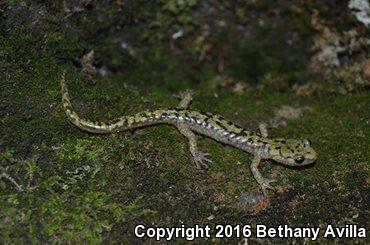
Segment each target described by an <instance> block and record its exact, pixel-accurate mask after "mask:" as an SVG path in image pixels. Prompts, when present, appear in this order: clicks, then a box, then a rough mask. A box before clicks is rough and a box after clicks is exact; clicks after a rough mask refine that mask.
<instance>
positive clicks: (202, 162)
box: [176, 123, 212, 169]
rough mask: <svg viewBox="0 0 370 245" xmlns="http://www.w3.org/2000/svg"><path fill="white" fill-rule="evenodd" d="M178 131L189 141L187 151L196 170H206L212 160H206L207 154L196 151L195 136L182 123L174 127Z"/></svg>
mask: <svg viewBox="0 0 370 245" xmlns="http://www.w3.org/2000/svg"><path fill="white" fill-rule="evenodd" d="M176 126H177V128H178V129H179V131H180V132H181V133H182V134H183V135H184V136H185V137H186V138H187V139H188V140H189V149H190V152H191V155H192V156H193V159H194V162H195V164H196V165H197V168H199V169H201V168H206V169H207V168H208V164H207V163H206V162H208V163H212V160H210V159H208V158H207V157H208V156H209V154H208V153H204V152H201V151H198V146H197V142H196V136H195V134H194V133H193V132H192V131H191V130H190V129H189V128H188V127H187V126H186V125H185V124H183V123H180V124H178V125H176Z"/></svg>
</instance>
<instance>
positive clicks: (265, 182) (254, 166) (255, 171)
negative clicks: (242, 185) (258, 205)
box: [251, 156, 276, 196]
mask: <svg viewBox="0 0 370 245" xmlns="http://www.w3.org/2000/svg"><path fill="white" fill-rule="evenodd" d="M260 163H261V158H260V157H258V156H255V157H254V159H253V160H252V164H251V171H252V173H253V176H254V178H255V179H256V181H257V182H258V184H259V185H260V186H261V188H262V191H263V194H265V195H266V196H267V191H266V190H267V189H273V187H272V186H271V185H270V183H272V182H275V181H276V180H274V179H265V178H264V177H262V175H261V173H260V171H259V170H258V166H259V164H260Z"/></svg>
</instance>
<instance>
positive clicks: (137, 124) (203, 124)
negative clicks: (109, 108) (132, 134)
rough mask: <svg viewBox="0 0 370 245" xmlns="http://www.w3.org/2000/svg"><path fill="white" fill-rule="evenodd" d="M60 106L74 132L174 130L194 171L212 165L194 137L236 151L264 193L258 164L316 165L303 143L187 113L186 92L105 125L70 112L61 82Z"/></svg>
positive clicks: (266, 185) (266, 186) (211, 116)
mask: <svg viewBox="0 0 370 245" xmlns="http://www.w3.org/2000/svg"><path fill="white" fill-rule="evenodd" d="M61 92H62V105H63V109H64V112H65V114H66V115H67V118H68V119H69V121H70V122H71V123H72V124H74V125H75V126H77V127H78V128H80V129H82V130H84V131H87V132H90V133H96V134H107V133H113V132H119V131H125V130H130V129H136V128H141V127H147V126H152V125H157V124H170V125H173V126H175V127H176V128H177V129H178V130H179V131H180V132H181V134H182V135H183V136H185V138H187V140H188V141H189V150H190V153H191V155H192V156H193V159H194V162H195V164H196V166H197V167H198V168H208V164H207V163H212V161H211V159H209V154H208V153H203V152H201V151H199V150H198V146H197V141H196V134H200V135H204V136H206V137H208V138H211V139H213V140H215V141H218V142H221V143H224V144H226V145H230V146H233V147H236V148H238V149H240V150H242V151H245V152H248V153H250V154H252V155H253V160H252V163H251V165H250V169H251V171H252V174H253V176H254V178H255V180H256V181H257V182H258V184H259V185H260V186H261V188H262V190H263V192H264V193H266V190H267V189H273V186H271V183H272V182H274V181H275V180H274V179H267V178H264V177H263V176H262V175H261V173H260V171H259V170H258V166H259V165H260V163H261V161H262V160H268V159H270V160H273V161H276V162H278V163H282V164H284V165H288V166H304V165H307V164H311V163H313V162H315V161H316V159H317V153H316V151H315V150H314V149H313V148H312V146H311V143H310V141H309V140H307V139H284V138H271V137H269V136H268V133H267V128H266V125H264V124H260V125H259V132H254V131H251V130H247V129H245V128H243V127H240V126H238V125H237V124H234V123H232V122H231V121H228V120H226V119H224V118H223V117H221V116H219V115H214V114H211V113H208V112H201V111H195V110H189V109H188V108H189V105H190V103H191V100H192V93H190V92H187V93H184V94H183V96H182V100H181V102H180V104H179V105H178V107H177V108H172V109H158V110H146V111H141V112H138V113H136V114H133V115H126V116H121V117H118V118H116V119H114V120H111V121H107V122H92V121H89V120H87V119H83V118H81V117H80V116H79V115H78V114H77V113H76V112H75V111H74V110H73V108H72V105H71V101H70V96H69V93H68V90H67V86H66V83H65V75H64V74H63V77H62V79H61Z"/></svg>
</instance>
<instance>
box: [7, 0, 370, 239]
mask: <svg viewBox="0 0 370 245" xmlns="http://www.w3.org/2000/svg"><path fill="white" fill-rule="evenodd" d="M118 2H119V1H117V2H114V3H109V4H108V3H107V2H104V3H101V5H100V4H96V5H95V6H93V7H92V9H89V8H90V7H86V8H84V10H83V11H82V12H80V13H75V14H73V15H71V16H69V17H68V18H64V17H65V12H63V11H64V10H63V4H62V1H56V2H53V3H50V4H46V5H44V4H43V3H41V2H40V1H38V2H37V3H38V4H39V5H38V4H36V3H35V2H32V4H30V5H28V6H27V7H24V8H25V9H23V10H27V11H29V12H28V13H30V18H32V19H33V18H34V16H35V15H34V13H35V11H36V10H37V9H38V8H37V6H43V7H45V9H46V10H47V14H45V15H46V16H44V19H42V20H39V21H42V22H41V23H43V24H42V25H40V26H33V25H34V23H39V22H32V21H30V23H29V25H24V26H21V25H19V24H18V22H14V23H15V24H14V23H13V24H12V21H11V20H14V19H15V17H18V16H19V15H20V13H22V11H20V12H16V11H15V12H9V11H10V10H7V11H8V12H7V14H6V16H7V20H9V21H7V22H0V33H1V35H0V43H1V49H0V70H1V76H0V84H1V90H0V102H1V103H0V132H1V137H0V166H1V167H2V168H4V169H6V172H7V173H8V174H9V175H10V176H11V177H12V178H14V180H15V181H16V182H17V183H18V185H19V186H21V189H19V188H18V187H17V186H16V185H15V184H14V183H12V182H11V181H10V180H9V179H8V178H5V177H4V176H3V177H1V178H0V206H1V211H0V230H1V234H2V236H1V238H0V241H1V242H5V243H14V242H15V243H21V242H34V243H40V242H57V243H84V242H91V243H98V242H104V241H108V242H110V241H114V242H119V243H125V242H126V243H130V242H131V243H132V242H136V243H137V242H140V241H141V240H138V239H137V238H135V237H134V235H133V228H134V226H135V225H136V224H138V223H143V224H147V225H153V224H155V225H158V226H178V225H179V224H180V223H182V222H183V223H185V224H187V225H193V224H200V225H205V224H210V225H214V224H216V223H231V224H235V223H244V224H252V225H253V224H256V223H261V222H263V223H266V224H283V223H289V224H292V225H295V226H306V225H310V226H312V225H321V226H323V225H326V224H328V223H333V224H337V225H342V224H345V223H347V222H350V223H352V222H356V223H358V224H360V225H361V226H368V225H369V224H368V221H367V220H366V219H364V218H362V217H364V216H366V212H367V207H365V204H364V203H366V201H364V200H366V198H367V197H366V194H364V193H367V192H368V190H367V189H368V184H367V182H368V180H367V175H366V174H367V173H368V164H367V163H368V159H369V152H368V151H367V149H368V148H369V145H370V144H369V143H370V142H369V140H368V137H366V136H367V135H368V134H369V133H370V132H369V129H368V128H369V127H368V122H367V120H368V118H369V113H368V109H367V108H368V105H369V104H370V97H369V96H368V92H367V91H364V90H357V91H354V92H353V93H352V94H349V95H347V96H343V95H338V94H334V93H330V92H328V90H326V89H323V90H319V91H316V92H315V93H313V94H312V95H309V96H306V97H301V96H296V95H295V94H294V91H292V89H291V87H292V86H291V85H292V84H293V83H299V84H301V83H305V82H317V81H315V80H314V79H315V78H311V77H309V76H307V71H306V70H307V61H308V59H309V52H310V51H309V48H308V47H309V46H310V40H311V39H312V35H313V33H312V29H311V28H310V27H309V26H310V25H309V18H310V16H309V14H308V13H306V12H304V13H303V14H301V15H297V16H296V17H295V18H293V19H294V21H291V22H290V21H289V20H291V18H292V16H291V13H290V12H289V11H287V10H286V9H285V8H284V9H281V6H279V5H276V4H274V3H271V1H257V2H256V3H255V4H254V3H248V4H247V5H241V6H239V9H238V10H237V12H238V16H239V17H237V18H236V19H234V17H232V16H233V13H234V11H236V10H235V9H234V8H233V7H230V6H229V5H228V3H221V2H220V10H222V11H220V10H215V11H216V13H218V15H217V18H216V17H214V16H206V15H205V14H204V13H205V10H204V9H209V8H208V7H209V6H208V5H203V3H201V2H198V1H173V2H171V3H167V2H166V1H152V2H150V3H149V2H145V3H144V2H141V1H134V2H133V3H128V4H127V6H125V7H124V8H123V9H120V8H119V6H118ZM116 4H117V5H116ZM270 4H272V5H270ZM6 5H9V6H14V7H17V8H14V9H18V8H21V9H22V8H23V7H21V5H17V3H16V2H15V1H14V2H13V1H6ZM15 5H17V6H15ZM297 6H298V7H301V6H300V5H299V4H297ZM69 7H70V8H72V7H73V6H69ZM276 9H278V10H279V11H277V12H278V13H277V14H276V16H277V17H276V16H275V17H274V18H276V19H274V18H271V15H270V14H268V13H271V12H269V11H272V10H276ZM261 10H264V11H261ZM27 11H26V12H27ZM217 11H218V12H217ZM286 11H287V12H286ZM36 12H37V11H36ZM133 13H137V14H133ZM206 13H208V12H206ZM13 15H14V16H13ZM12 16H13V17H12ZM203 16H206V17H203ZM243 16H244V17H243ZM248 16H252V17H253V18H252V19H249V20H247V17H248ZM254 17H255V18H254ZM12 18H13V19H12ZM213 19H215V21H214V22H213V21H211V20H213ZM257 19H262V20H264V22H265V23H274V22H271V21H274V20H276V23H277V26H278V27H277V29H270V28H269V26H265V27H260V26H259V24H258V23H257V21H256V20H257ZM218 21H225V22H226V27H225V26H222V25H221V24H220V27H219V26H218V24H217V23H219V22H218ZM269 21H270V22H269ZM124 23H125V25H124ZM199 23H201V24H199ZM205 23H207V25H209V28H211V30H212V31H211V32H209V33H208V34H207V35H205V36H202V35H203V34H204V33H205V31H204V29H202V28H203V27H202V26H203V25H202V24H205ZM248 23H249V24H248ZM238 25H244V26H245V27H248V28H245V29H238V28H243V26H242V27H240V26H239V27H238ZM123 26H124V28H126V29H124V30H125V35H122V36H121V35H118V34H119V33H121V32H118V31H117V30H118V29H119V28H121V27H123ZM284 27H286V29H287V31H286V32H282V30H284ZM38 28H39V29H38ZM180 29H181V30H183V31H184V36H183V37H182V38H180V39H179V40H176V41H175V40H173V39H171V35H172V34H173V33H174V32H175V31H179V30H180ZM35 30H39V31H35ZM238 30H243V32H240V31H238ZM250 30H251V31H250ZM292 30H293V31H292ZM246 32H248V34H249V35H246V36H244V35H242V34H241V33H246ZM292 33H297V35H298V37H300V39H298V40H297V41H296V42H293V44H292V46H291V47H290V48H287V49H281V45H282V44H283V43H284V42H285V41H286V40H287V39H286V36H284V35H282V34H292ZM288 36H289V35H288ZM201 37H202V38H204V39H203V41H202V42H200V41H199V40H201ZM117 40H118V41H117ZM122 40H123V41H125V42H129V43H131V44H132V47H133V49H134V51H135V55H134V56H131V55H129V54H128V53H127V51H126V50H123V51H122V49H120V45H119V43H120V41H122ZM194 40H198V41H194ZM205 47H207V48H205ZM90 50H95V55H96V60H95V61H97V60H98V61H99V60H100V62H101V64H100V65H102V66H103V67H104V68H105V69H107V71H108V75H107V76H104V77H99V76H94V77H93V81H92V79H90V78H89V76H87V75H86V74H84V73H83V72H81V58H82V56H83V55H84V54H86V53H87V52H89V51H90ZM118 50H120V51H118ZM204 50H205V51H204ZM121 51H122V52H121ZM203 51H204V52H205V54H206V55H205V57H203V59H200V53H201V52H203ZM222 62H224V63H223V65H224V67H225V69H224V71H223V72H222V71H221V72H220V70H219V69H220V68H219V67H221V63H222ZM97 63H99V62H97ZM94 65H96V64H95V63H94ZM96 68H97V69H99V68H100V66H99V65H97V67H96ZM64 70H66V71H67V76H66V80H67V85H68V87H69V90H70V92H71V97H72V103H73V106H74V107H75V109H76V111H78V113H79V114H81V115H82V116H83V117H86V118H90V119H92V120H105V119H113V118H116V117H117V116H120V115H122V114H131V113H134V112H138V111H140V110H144V109H155V108H164V107H174V106H176V105H177V103H178V100H177V99H175V98H173V97H172V95H173V94H175V93H178V92H180V91H182V90H185V89H188V88H192V89H193V90H195V92H196V95H195V98H194V101H193V103H192V108H193V109H197V110H202V111H208V112H212V113H215V114H220V115H222V116H224V117H225V118H228V119H230V120H232V121H235V122H236V123H237V124H240V125H242V126H244V127H246V128H248V129H253V130H257V128H258V126H257V125H258V123H259V122H261V121H268V120H270V119H272V118H273V117H274V115H273V114H274V110H276V109H277V108H280V107H281V106H284V105H290V106H294V107H304V106H308V107H310V108H311V111H306V112H305V113H304V114H303V117H302V118H300V119H297V120H288V121H287V123H288V125H287V127H279V128H275V129H271V130H270V135H271V136H273V137H287V138H308V139H310V140H311V141H312V143H313V147H314V149H316V150H317V152H318V154H319V159H318V161H317V163H316V164H315V165H313V166H310V167H307V168H302V169H296V168H286V167H283V166H281V165H276V164H273V163H272V162H266V163H265V164H264V166H262V172H263V174H264V176H266V177H268V176H271V177H274V175H276V176H277V179H278V183H277V184H278V185H279V186H281V187H282V188H281V189H282V191H281V192H277V193H272V194H271V196H272V197H271V198H272V199H271V205H270V208H268V209H267V210H266V211H265V212H262V213H260V214H258V215H257V216H251V215H249V214H247V213H245V212H243V211H241V210H239V209H237V208H236V207H235V203H236V202H237V199H236V197H237V196H241V195H243V194H246V193H249V191H250V190H255V189H257V188H258V186H257V184H256V181H255V180H254V179H253V177H252V174H251V173H250V171H249V165H250V162H251V159H252V156H251V155H249V154H247V153H244V152H242V151H240V150H238V149H234V148H232V147H229V146H224V145H222V144H219V143H217V142H215V141H213V140H212V139H206V138H203V137H201V136H199V137H198V141H199V148H200V149H201V150H202V151H204V152H208V153H210V154H211V158H212V160H213V162H214V163H213V164H212V165H211V167H210V169H209V170H207V171H204V170H198V169H196V167H195V164H194V163H193V162H192V159H191V155H190V153H189V151H188V147H189V146H188V143H187V142H186V139H185V138H184V137H183V136H182V135H181V134H180V133H179V132H177V131H176V129H175V128H174V127H172V126H169V125H158V126H155V127H149V128H143V129H138V130H134V131H128V132H120V133H115V134H111V135H91V134H89V133H86V132H82V131H80V130H79V129H77V128H75V127H74V126H73V125H72V124H70V123H69V122H68V121H67V119H66V117H65V115H64V112H63V111H62V109H61V105H60V100H61V98H60V97H61V95H60V92H59V91H60V88H59V81H60V79H61V74H62V73H63V71H64ZM220 73H222V74H221V75H225V76H226V75H228V76H230V77H231V78H232V80H235V81H236V82H242V83H247V82H249V83H252V84H253V83H257V84H258V86H253V85H250V86H249V87H247V89H246V90H245V91H240V92H238V93H235V92H233V91H232V90H229V89H228V87H227V86H226V88H225V86H224V85H222V84H220V80H219V79H217V76H218V75H220ZM267 74H270V77H271V78H272V80H274V79H276V80H277V81H282V82H280V83H275V84H274V83H273V82H270V83H268V82H266V81H264V83H263V84H260V83H259V81H261V80H264V79H262V78H263V77H265V76H266V75H267ZM306 79H307V81H306ZM323 86H324V87H325V86H326V83H323ZM349 209H350V211H348V210H349ZM356 215H357V216H356ZM209 217H214V218H213V219H211V218H209ZM353 217H354V218H353ZM356 217H357V218H356ZM253 241H254V240H253ZM320 241H321V242H322V243H324V242H325V241H324V240H320ZM149 242H151V240H150V241H149ZM298 242H300V241H298Z"/></svg>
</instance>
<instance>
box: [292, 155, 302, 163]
mask: <svg viewBox="0 0 370 245" xmlns="http://www.w3.org/2000/svg"><path fill="white" fill-rule="evenodd" d="M294 161H295V162H296V163H297V164H301V163H303V162H304V157H303V156H299V157H297V158H296V159H294Z"/></svg>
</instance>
